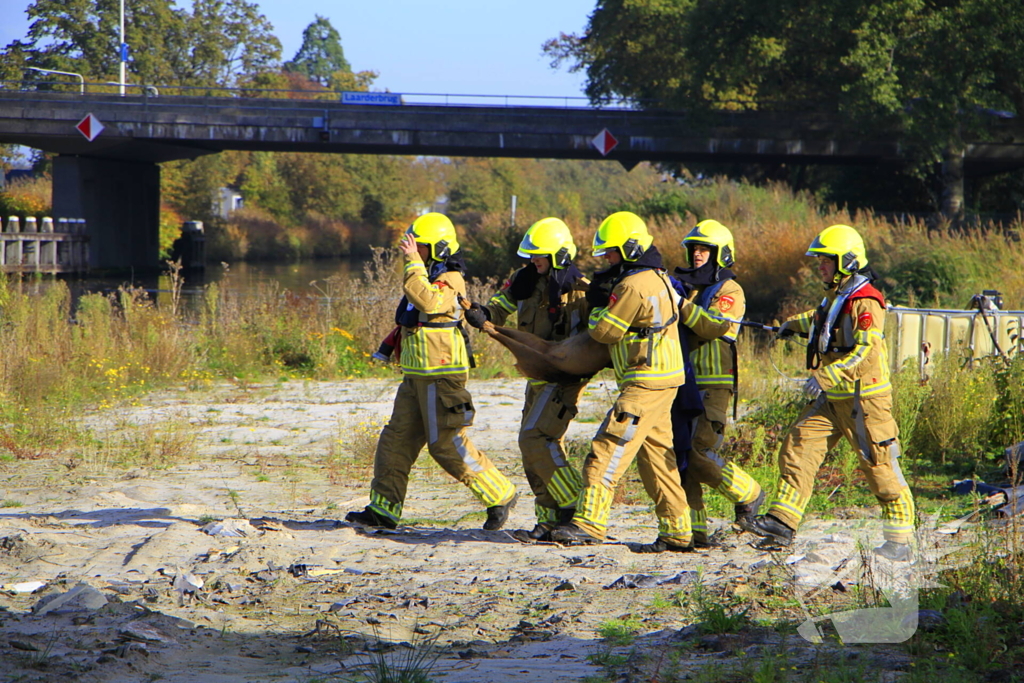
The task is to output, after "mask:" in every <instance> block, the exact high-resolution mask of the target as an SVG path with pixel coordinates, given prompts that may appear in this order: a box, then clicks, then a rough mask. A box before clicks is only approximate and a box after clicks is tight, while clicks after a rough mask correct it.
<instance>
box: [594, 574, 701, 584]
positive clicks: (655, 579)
mask: <svg viewBox="0 0 1024 683" xmlns="http://www.w3.org/2000/svg"><path fill="white" fill-rule="evenodd" d="M696 580H697V572H695V571H689V570H687V571H681V572H679V573H678V574H674V575H672V576H654V575H652V574H623V575H622V576H620V577H619V578H617V579H615V580H614V581H612V582H611V583H610V584H608V585H607V586H605V588H654V587H655V586H663V585H665V584H677V585H686V584H689V583H693V582H694V581H696Z"/></svg>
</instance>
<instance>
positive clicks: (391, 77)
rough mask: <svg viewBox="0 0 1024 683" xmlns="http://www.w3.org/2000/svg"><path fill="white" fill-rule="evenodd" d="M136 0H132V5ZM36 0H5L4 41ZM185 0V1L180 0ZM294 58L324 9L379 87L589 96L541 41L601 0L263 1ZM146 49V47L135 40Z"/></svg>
mask: <svg viewBox="0 0 1024 683" xmlns="http://www.w3.org/2000/svg"><path fill="white" fill-rule="evenodd" d="M131 2H132V0H125V3H126V4H127V6H129V7H130V6H131ZM30 4H31V3H30V2H29V1H28V0H0V46H4V45H7V44H8V43H10V42H11V41H12V40H17V39H20V38H23V37H24V36H25V33H26V32H27V30H28V24H29V22H28V18H27V17H26V15H25V9H26V8H27V7H28V6H29V5H30ZM179 4H183V3H182V2H181V0H179ZM256 4H257V5H258V6H259V7H260V10H261V11H262V12H263V14H264V15H265V16H266V17H267V18H268V19H269V20H270V22H271V24H273V26H274V33H275V35H277V37H278V38H279V39H280V40H281V44H282V47H283V50H282V57H283V59H291V58H292V57H293V56H294V55H295V52H296V50H298V48H299V45H300V44H301V42H302V30H303V29H304V28H305V27H306V26H307V25H309V24H310V23H311V22H312V21H313V20H314V17H315V15H317V14H319V15H321V16H324V17H327V18H328V19H329V20H330V21H331V24H332V25H333V26H334V27H335V28H336V29H337V30H338V32H339V33H340V34H341V44H342V46H343V47H344V49H345V56H346V58H347V59H348V61H349V62H350V63H351V64H352V68H353V69H355V70H356V71H361V70H364V69H372V70H374V71H378V72H380V77H379V78H378V79H377V82H376V83H375V86H374V87H375V89H385V88H387V89H389V90H390V91H392V92H398V93H417V92H418V93H449V94H474V95H541V96H551V97H572V96H579V95H581V94H582V88H583V84H584V78H583V75H582V74H570V73H568V71H566V70H565V69H564V68H563V69H560V70H558V71H554V70H552V69H551V68H550V66H549V64H548V60H547V59H546V58H545V57H544V56H543V55H542V54H541V45H542V44H543V43H544V41H545V40H547V39H548V38H553V37H555V36H557V35H558V34H559V33H560V32H565V33H579V32H580V31H581V30H582V29H583V27H584V26H585V25H586V22H587V17H588V16H589V14H590V12H591V11H592V10H593V8H594V5H595V4H596V0H546V1H544V0H515V1H511V0H431V1H427V0H376V1H374V0H359V1H357V2H352V1H344V0H333V1H331V0H256ZM132 49H138V46H134V45H133V46H132Z"/></svg>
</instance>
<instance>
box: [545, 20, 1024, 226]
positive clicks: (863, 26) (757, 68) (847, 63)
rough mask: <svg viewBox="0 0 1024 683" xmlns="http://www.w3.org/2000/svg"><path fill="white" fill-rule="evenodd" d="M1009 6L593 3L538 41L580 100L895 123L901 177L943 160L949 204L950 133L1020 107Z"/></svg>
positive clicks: (969, 130)
mask: <svg viewBox="0 0 1024 683" xmlns="http://www.w3.org/2000/svg"><path fill="white" fill-rule="evenodd" d="M1022 46H1024V16H1022V14H1021V12H1020V6H1019V2H1018V0H945V1H944V2H925V1H924V0H814V1H813V2H805V1H802V0H778V1H777V2H774V3H772V6H771V11H766V10H765V6H764V3H763V2H761V0H717V1H704V2H698V1H697V0H599V2H598V4H597V7H596V8H595V9H594V12H593V14H592V15H591V17H590V20H589V23H588V26H587V28H586V30H585V32H584V34H583V35H564V34H563V35H562V36H560V37H559V38H556V39H554V40H551V41H548V43H547V44H546V45H545V47H544V50H545V52H546V53H547V54H548V55H549V56H550V57H551V58H552V63H553V66H556V67H557V66H560V65H562V64H568V65H569V68H570V69H571V70H581V69H582V70H586V73H587V86H586V91H587V94H588V96H589V97H590V98H591V99H592V100H593V101H595V102H605V101H609V100H613V99H616V98H620V99H625V100H632V101H635V102H637V103H638V104H641V105H642V106H661V107H673V108H687V109H690V110H700V109H704V110H724V109H748V110H749V109H764V108H780V107H786V106H789V107H793V108H797V107H799V108H800V109H801V110H807V109H809V108H812V109H816V110H820V111H824V112H830V113H834V114H837V115H839V116H841V117H844V118H845V119H846V120H847V121H848V122H850V123H852V124H854V125H856V126H859V127H860V128H862V129H874V128H878V127H880V126H885V127H888V128H890V129H892V130H896V131H900V134H901V136H902V139H901V142H902V143H903V146H904V148H905V149H906V150H908V151H909V153H910V155H911V159H912V162H913V163H912V167H911V169H910V170H911V172H913V173H916V174H917V175H919V176H925V175H928V174H934V173H935V171H936V168H937V163H938V162H943V169H944V171H943V173H944V183H943V184H944V197H943V200H942V208H943V210H944V212H945V213H947V215H950V216H955V215H958V214H959V213H960V211H961V201H962V174H963V151H964V140H965V139H966V138H967V137H968V136H970V137H971V138H975V139H984V138H986V137H987V136H990V135H992V133H991V132H990V129H991V123H992V122H993V112H994V111H1007V112H1009V113H1010V114H1013V115H1021V114H1024V77H1022V76H1024V49H1022Z"/></svg>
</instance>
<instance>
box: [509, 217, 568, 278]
mask: <svg viewBox="0 0 1024 683" xmlns="http://www.w3.org/2000/svg"><path fill="white" fill-rule="evenodd" d="M516 253H517V254H518V255H519V256H522V257H523V258H530V257H531V256H549V257H551V265H552V266H554V267H555V268H565V267H566V266H567V265H569V264H570V263H572V260H573V259H574V258H576V243H575V242H573V241H572V233H571V232H569V226H567V225H566V224H565V223H563V222H562V221H561V220H559V219H557V218H542V219H540V220H539V221H537V222H536V223H534V224H533V225H531V226H530V229H529V230H527V231H526V234H525V235H523V241H522V242H520V243H519V251H518V252H516Z"/></svg>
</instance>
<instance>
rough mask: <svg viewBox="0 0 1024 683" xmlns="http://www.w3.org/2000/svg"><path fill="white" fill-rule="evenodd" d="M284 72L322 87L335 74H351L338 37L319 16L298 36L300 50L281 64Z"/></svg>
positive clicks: (328, 22)
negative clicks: (293, 73)
mask: <svg viewBox="0 0 1024 683" xmlns="http://www.w3.org/2000/svg"><path fill="white" fill-rule="evenodd" d="M284 68H285V70H286V71H292V72H295V73H300V74H302V75H303V76H305V77H306V78H308V79H309V80H311V81H314V82H316V83H319V84H320V85H323V86H327V85H330V83H331V78H332V76H333V75H334V74H335V73H336V72H338V71H342V72H344V73H352V67H351V66H350V65H349V63H348V60H347V59H345V51H344V50H343V49H342V47H341V36H340V35H339V34H338V31H337V30H336V29H335V28H334V27H333V26H331V22H330V21H329V20H327V19H326V18H324V17H321V16H320V15H319V14H318V15H316V20H315V21H313V23H311V24H310V25H309V26H307V27H306V29H305V30H304V31H303V32H302V46H301V47H300V48H299V51H298V52H296V53H295V57H294V58H293V59H292V60H291V61H290V62H285V64H284Z"/></svg>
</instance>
